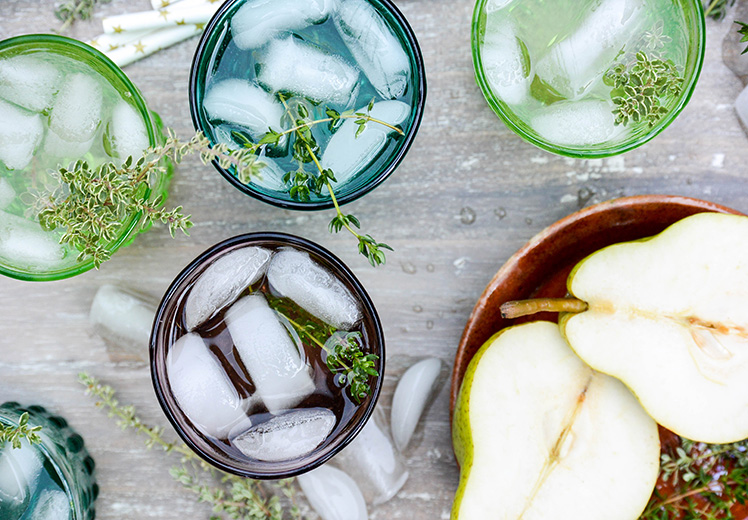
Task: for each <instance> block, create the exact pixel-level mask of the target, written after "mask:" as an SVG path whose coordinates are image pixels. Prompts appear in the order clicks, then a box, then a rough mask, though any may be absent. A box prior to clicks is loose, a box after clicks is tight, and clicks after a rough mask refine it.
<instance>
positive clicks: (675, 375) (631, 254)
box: [560, 213, 748, 443]
mask: <svg viewBox="0 0 748 520" xmlns="http://www.w3.org/2000/svg"><path fill="white" fill-rule="evenodd" d="M568 289H569V292H570V293H571V294H572V295H573V296H575V297H577V298H579V299H581V300H583V301H585V302H587V306H588V310H587V311H585V312H582V313H580V314H571V315H563V316H562V317H561V320H560V325H561V331H562V333H563V334H564V336H565V337H566V339H567V340H568V341H569V344H570V345H571V347H572V348H573V349H574V350H575V351H576V353H577V354H578V355H579V356H580V357H581V358H582V359H583V360H584V361H585V362H587V363H588V364H590V365H591V366H592V367H593V368H595V369H596V370H599V371H602V372H605V373H607V374H610V375H612V376H615V377H617V378H619V379H621V380H622V381H623V382H624V383H625V384H626V385H628V387H629V388H631V390H632V391H633V392H634V393H635V394H636V396H637V397H638V398H639V400H640V401H641V403H642V405H643V406H644V408H646V410H647V411H648V412H649V413H650V414H651V415H652V417H654V419H655V420H656V421H657V422H659V423H660V424H662V425H663V426H665V427H666V428H668V429H670V430H672V431H674V432H675V433H677V434H678V435H681V436H683V437H686V438H689V439H692V440H695V441H703V442H709V443H727V442H734V441H738V440H740V439H744V438H746V437H748V218H746V217H741V216H735V215H723V214H716V213H702V214H698V215H694V216H691V217H688V218H685V219H683V220H681V221H679V222H677V223H675V224H673V225H672V226H670V227H669V228H668V229H666V230H665V231H663V232H662V233H661V234H660V235H657V236H656V237H654V238H651V239H648V240H645V241H639V242H628V243H623V244H616V245H613V246H610V247H607V248H605V249H601V250H600V251H598V252H596V253H594V254H592V255H590V256H589V257H587V258H586V259H585V260H583V261H582V262H580V263H579V264H578V265H577V266H576V267H575V268H574V270H573V271H572V273H571V275H570V277H569V281H568Z"/></svg>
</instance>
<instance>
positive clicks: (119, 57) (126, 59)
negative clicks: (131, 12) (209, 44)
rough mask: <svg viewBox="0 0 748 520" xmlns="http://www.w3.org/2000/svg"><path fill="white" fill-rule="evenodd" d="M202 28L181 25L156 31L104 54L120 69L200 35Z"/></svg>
mask: <svg viewBox="0 0 748 520" xmlns="http://www.w3.org/2000/svg"><path fill="white" fill-rule="evenodd" d="M201 30H202V28H198V27H197V26H196V25H182V26H179V27H169V28H165V29H158V30H156V31H153V32H151V33H149V34H147V35H146V36H145V37H143V38H141V39H140V40H137V41H134V42H131V43H128V44H126V45H123V46H120V47H118V48H117V49H114V50H112V51H110V52H105V53H104V54H106V55H107V56H108V57H109V58H110V59H111V60H112V61H113V62H114V63H116V64H117V65H118V66H120V67H124V66H125V65H129V64H130V63H133V62H135V61H138V60H140V59H142V58H145V57H146V56H150V55H151V54H153V53H154V52H157V51H160V50H161V49H166V48H167V47H170V46H172V45H174V44H176V43H179V42H181V41H184V40H186V39H188V38H191V37H193V36H195V35H197V34H200V32H201Z"/></svg>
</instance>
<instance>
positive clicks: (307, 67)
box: [257, 36, 359, 106]
mask: <svg viewBox="0 0 748 520" xmlns="http://www.w3.org/2000/svg"><path fill="white" fill-rule="evenodd" d="M257 63H258V66H257V68H258V70H257V81H259V82H260V85H262V86H264V87H265V88H267V89H269V90H272V91H274V92H277V91H280V90H282V91H288V92H293V93H294V94H298V95H300V96H303V97H306V98H309V99H310V100H312V101H314V102H316V103H334V104H337V105H344V106H348V105H349V104H351V103H352V102H353V100H354V99H355V97H356V94H357V93H358V89H359V82H358V75H359V74H358V71H357V70H356V69H355V68H353V67H352V66H351V65H349V64H348V63H346V62H345V61H344V60H343V59H342V58H340V57H338V56H333V55H330V54H327V53H325V52H323V51H321V50H320V49H318V48H316V47H314V46H312V45H310V44H308V43H304V42H303V41H302V40H300V39H299V38H296V37H293V36H289V37H287V38H284V39H280V40H273V41H272V42H271V43H270V44H269V45H268V46H267V47H266V48H265V49H264V50H262V51H260V52H259V53H258V56H257Z"/></svg>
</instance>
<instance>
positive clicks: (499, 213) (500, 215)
mask: <svg viewBox="0 0 748 520" xmlns="http://www.w3.org/2000/svg"><path fill="white" fill-rule="evenodd" d="M493 214H494V215H496V217H497V218H498V219H499V220H503V219H504V217H506V210H505V209H504V208H498V209H495V210H494V211H493Z"/></svg>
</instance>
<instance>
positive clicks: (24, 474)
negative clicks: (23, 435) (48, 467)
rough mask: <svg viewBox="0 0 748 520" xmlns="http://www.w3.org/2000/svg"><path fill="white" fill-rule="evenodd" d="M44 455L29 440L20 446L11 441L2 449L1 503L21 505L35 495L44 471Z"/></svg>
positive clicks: (0, 468) (0, 461) (0, 457)
mask: <svg viewBox="0 0 748 520" xmlns="http://www.w3.org/2000/svg"><path fill="white" fill-rule="evenodd" d="M43 463H44V461H43V460H42V455H41V453H40V452H39V450H37V449H36V448H34V447H32V446H30V445H29V444H28V442H26V441H22V442H21V447H20V448H13V447H12V446H11V444H10V443H6V444H5V447H4V448H2V449H0V504H3V503H7V504H10V505H11V507H18V506H21V505H23V504H25V503H27V501H28V500H29V498H30V497H31V496H33V495H34V492H35V491H36V488H37V486H38V485H39V477H40V475H41V472H42V464H43Z"/></svg>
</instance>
